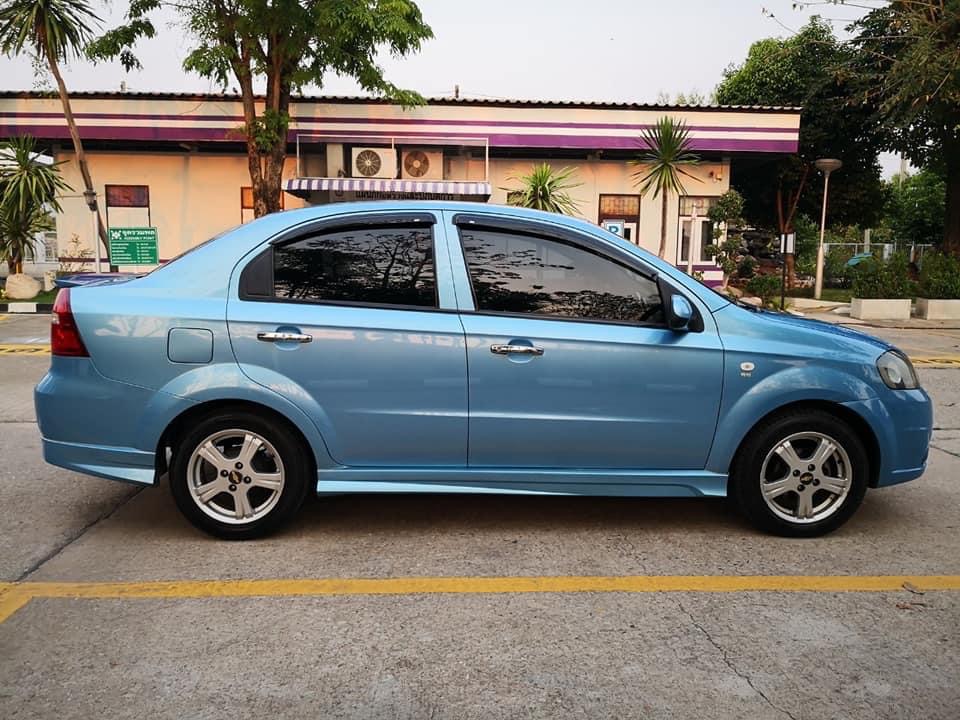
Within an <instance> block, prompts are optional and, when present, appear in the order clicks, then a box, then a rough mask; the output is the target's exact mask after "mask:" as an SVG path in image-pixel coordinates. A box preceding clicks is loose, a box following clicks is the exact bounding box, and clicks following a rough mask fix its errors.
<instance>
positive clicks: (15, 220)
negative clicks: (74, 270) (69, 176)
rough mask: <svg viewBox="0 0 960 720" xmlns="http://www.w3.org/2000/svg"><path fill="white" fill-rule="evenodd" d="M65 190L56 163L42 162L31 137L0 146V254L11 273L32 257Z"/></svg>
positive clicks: (51, 224)
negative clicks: (39, 238)
mask: <svg viewBox="0 0 960 720" xmlns="http://www.w3.org/2000/svg"><path fill="white" fill-rule="evenodd" d="M66 190H70V186H69V185H67V184H66V183H65V182H64V180H63V178H62V177H60V169H59V167H58V164H56V163H54V164H48V163H45V162H43V161H42V159H41V157H40V155H39V153H37V152H36V149H35V144H34V140H33V138H32V137H29V136H22V137H15V138H11V139H10V140H9V141H7V142H5V143H3V144H2V145H0V254H2V256H3V258H4V259H5V260H6V261H7V266H8V268H9V270H10V272H11V273H19V272H22V270H23V261H24V260H29V259H30V258H31V257H33V244H34V241H35V239H36V237H37V234H38V233H41V232H44V231H46V230H52V229H53V227H54V223H53V218H51V217H50V211H53V212H59V211H60V203H59V201H58V199H57V195H58V194H60V193H62V192H64V191H66Z"/></svg>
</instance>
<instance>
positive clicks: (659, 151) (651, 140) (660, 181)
mask: <svg viewBox="0 0 960 720" xmlns="http://www.w3.org/2000/svg"><path fill="white" fill-rule="evenodd" d="M640 142H641V143H642V145H643V146H644V148H645V149H644V150H643V152H641V153H640V157H639V158H638V159H637V160H635V161H634V164H636V165H640V166H642V167H640V168H639V169H637V170H636V171H635V172H634V173H633V177H634V178H635V179H636V184H637V185H639V186H640V193H641V194H643V195H646V194H647V193H648V192H649V191H650V190H653V197H657V195H659V196H660V197H661V201H660V202H661V204H660V250H659V252H658V253H657V254H658V255H659V256H660V257H664V256H665V255H666V254H667V194H668V193H670V192H674V193H676V194H677V195H686V194H687V191H686V189H685V188H684V187H683V181H682V178H681V176H685V177H688V178H691V179H693V180H697V178H695V177H694V176H693V175H691V174H690V173H689V172H687V171H686V169H685V167H692V166H694V165H696V164H698V163H699V162H700V157H699V156H698V155H696V154H695V153H693V152H691V150H690V131H689V130H688V129H687V124H686V123H685V122H683V121H682V120H675V119H674V118H672V117H666V116H664V117H662V118H660V119H659V120H657V122H656V124H655V125H653V127H649V128H647V129H646V130H644V131H643V132H642V133H641V135H640Z"/></svg>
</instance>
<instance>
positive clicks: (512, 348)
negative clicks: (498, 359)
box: [490, 345, 543, 355]
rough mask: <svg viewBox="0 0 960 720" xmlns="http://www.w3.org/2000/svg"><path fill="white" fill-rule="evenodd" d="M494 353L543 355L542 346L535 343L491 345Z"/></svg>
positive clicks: (491, 350)
mask: <svg viewBox="0 0 960 720" xmlns="http://www.w3.org/2000/svg"><path fill="white" fill-rule="evenodd" d="M490 352H492V353H493V354H494V355H543V348H542V347H537V346H536V345H491V346H490Z"/></svg>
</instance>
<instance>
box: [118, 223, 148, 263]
mask: <svg viewBox="0 0 960 720" xmlns="http://www.w3.org/2000/svg"><path fill="white" fill-rule="evenodd" d="M107 238H108V239H109V241H110V264H111V265H157V264H158V263H159V262H160V251H159V250H158V247H157V245H158V242H157V229H156V228H154V227H133V228H130V227H126V228H114V227H112V228H110V229H109V230H107Z"/></svg>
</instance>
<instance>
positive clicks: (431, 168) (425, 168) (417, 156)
mask: <svg viewBox="0 0 960 720" xmlns="http://www.w3.org/2000/svg"><path fill="white" fill-rule="evenodd" d="M400 173H401V177H403V179H404V180H443V151H442V150H404V151H403V153H402V159H401V162H400Z"/></svg>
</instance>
